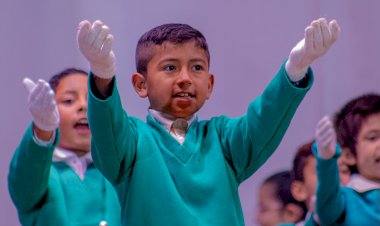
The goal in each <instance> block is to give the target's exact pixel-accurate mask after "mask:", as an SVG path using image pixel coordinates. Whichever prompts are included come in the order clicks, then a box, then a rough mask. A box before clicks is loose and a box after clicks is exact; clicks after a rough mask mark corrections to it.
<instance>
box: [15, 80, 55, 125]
mask: <svg viewBox="0 0 380 226" xmlns="http://www.w3.org/2000/svg"><path fill="white" fill-rule="evenodd" d="M22 83H23V84H24V86H25V88H26V89H27V90H28V92H29V96H28V105H29V106H28V107H29V111H30V113H32V116H33V119H34V124H35V126H37V127H38V128H40V129H42V130H45V131H53V130H55V129H57V128H58V126H59V113H58V107H57V103H56V102H55V95H54V92H53V90H52V89H51V88H50V85H49V83H47V82H45V81H44V80H42V79H40V80H38V82H37V84H36V83H34V82H33V81H32V80H30V79H29V78H24V80H23V81H22Z"/></svg>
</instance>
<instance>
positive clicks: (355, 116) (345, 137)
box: [334, 93, 380, 156]
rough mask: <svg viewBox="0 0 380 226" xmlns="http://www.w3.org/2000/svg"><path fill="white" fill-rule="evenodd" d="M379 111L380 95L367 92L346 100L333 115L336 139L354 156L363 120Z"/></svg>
mask: <svg viewBox="0 0 380 226" xmlns="http://www.w3.org/2000/svg"><path fill="white" fill-rule="evenodd" d="M378 113H380V95H379V94H375V93H368V94H364V95H362V96H359V97H356V98H354V99H352V100H350V101H349V102H347V103H346V104H345V105H344V106H343V107H342V108H341V109H340V110H339V111H338V112H337V113H336V114H335V116H334V127H335V131H336V133H337V141H338V143H339V144H340V145H341V146H342V147H347V148H348V149H350V151H351V152H352V154H353V155H354V156H356V147H355V146H356V143H357V139H358V135H359V132H360V129H361V127H362V125H363V122H364V121H365V120H366V119H367V118H368V117H369V116H371V115H374V114H378Z"/></svg>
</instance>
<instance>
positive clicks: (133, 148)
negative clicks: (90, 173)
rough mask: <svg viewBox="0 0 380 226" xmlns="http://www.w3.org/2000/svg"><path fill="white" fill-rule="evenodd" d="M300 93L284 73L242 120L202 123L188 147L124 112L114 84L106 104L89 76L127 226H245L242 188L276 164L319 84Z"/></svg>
mask: <svg viewBox="0 0 380 226" xmlns="http://www.w3.org/2000/svg"><path fill="white" fill-rule="evenodd" d="M308 76H309V77H310V79H309V82H308V84H307V87H306V88H298V87H295V86H294V85H293V84H291V82H290V81H289V79H288V77H287V74H286V72H285V69H284V65H282V67H281V69H280V71H279V72H278V74H277V75H276V76H275V77H274V78H273V80H272V81H271V82H270V84H269V85H268V86H267V87H266V89H265V90H264V91H263V93H262V95H261V96H259V97H258V98H256V99H255V100H254V101H253V102H252V103H251V104H250V105H249V106H248V109H247V113H246V114H245V115H243V116H241V117H237V118H229V117H227V116H223V115H222V116H219V117H213V118H211V119H210V120H202V121H198V119H196V120H194V121H193V122H192V123H191V125H190V126H189V128H188V131H187V133H186V139H185V142H184V143H183V145H181V144H179V143H178V142H177V141H176V140H175V139H174V138H173V137H172V136H171V135H170V134H169V133H168V131H167V130H166V129H165V128H164V127H163V126H162V125H161V124H160V123H159V122H157V121H156V120H154V119H153V118H152V117H150V116H149V115H148V116H147V118H146V120H147V121H146V122H144V121H142V120H141V119H139V118H135V117H133V116H129V115H128V113H127V112H126V111H125V110H124V109H123V107H122V104H121V100H120V96H119V93H118V90H117V87H116V79H114V80H113V81H112V85H111V87H112V90H111V92H110V96H108V97H106V98H105V99H100V98H98V97H96V96H95V93H97V90H96V86H95V85H94V82H93V77H92V76H89V83H88V84H89V87H90V89H89V104H88V107H89V110H88V116H89V124H90V128H91V132H92V147H91V148H92V155H93V160H94V163H95V164H96V166H97V167H98V168H99V170H100V171H101V172H102V173H103V174H104V175H105V177H106V178H107V179H108V180H109V181H110V182H111V183H112V184H113V185H114V187H115V188H116V191H117V193H118V196H119V200H120V204H121V208H122V212H121V217H122V224H123V225H125V226H127V225H133V226H140V225H141V226H149V225H154V226H161V225H162V226H168V225H181V226H195V225H205V226H206V225H207V226H210V225H218V226H219V225H228V226H232V225H244V217H243V213H242V208H241V204H240V199H239V193H238V186H239V184H240V183H242V182H243V181H244V180H245V179H247V178H248V177H249V176H251V175H252V174H253V173H254V172H255V171H256V170H257V169H258V168H259V167H260V166H261V165H263V164H264V162H265V161H266V160H267V159H268V158H269V157H270V156H271V154H272V153H273V152H274V151H275V149H276V148H277V147H278V145H279V144H280V142H281V139H282V138H283V136H284V134H285V131H286V129H287V128H288V126H289V123H290V121H291V119H292V117H293V115H294V113H295V112H296V109H297V107H298V106H299V104H300V103H301V101H302V99H303V97H304V95H305V94H306V92H307V91H308V90H309V89H310V87H311V84H312V82H313V75H312V71H311V69H310V68H309V70H308Z"/></svg>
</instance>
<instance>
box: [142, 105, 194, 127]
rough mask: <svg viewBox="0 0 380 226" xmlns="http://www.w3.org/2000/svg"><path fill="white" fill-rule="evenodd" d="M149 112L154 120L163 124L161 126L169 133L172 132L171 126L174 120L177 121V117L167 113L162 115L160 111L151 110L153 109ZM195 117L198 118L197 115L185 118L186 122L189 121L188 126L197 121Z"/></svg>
mask: <svg viewBox="0 0 380 226" xmlns="http://www.w3.org/2000/svg"><path fill="white" fill-rule="evenodd" d="M148 112H149V115H150V116H151V117H152V118H154V119H155V120H156V121H158V122H159V123H161V125H163V126H164V127H165V129H166V130H167V131H168V132H170V129H171V126H172V124H173V122H174V120H176V118H175V117H173V116H171V115H168V114H165V113H162V112H159V111H157V110H154V109H151V108H149V109H148ZM195 117H196V116H195V114H193V115H191V116H189V117H187V118H185V120H186V121H187V124H188V125H191V123H192V122H193V121H194V120H195Z"/></svg>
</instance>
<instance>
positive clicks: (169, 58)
mask: <svg viewBox="0 0 380 226" xmlns="http://www.w3.org/2000/svg"><path fill="white" fill-rule="evenodd" d="M168 61H176V62H177V61H180V60H179V59H178V58H171V57H168V58H164V59H162V60H160V62H159V63H160V64H161V63H163V62H168ZM189 61H190V62H197V61H203V62H207V59H203V58H202V57H195V58H192V59H190V60H189Z"/></svg>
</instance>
